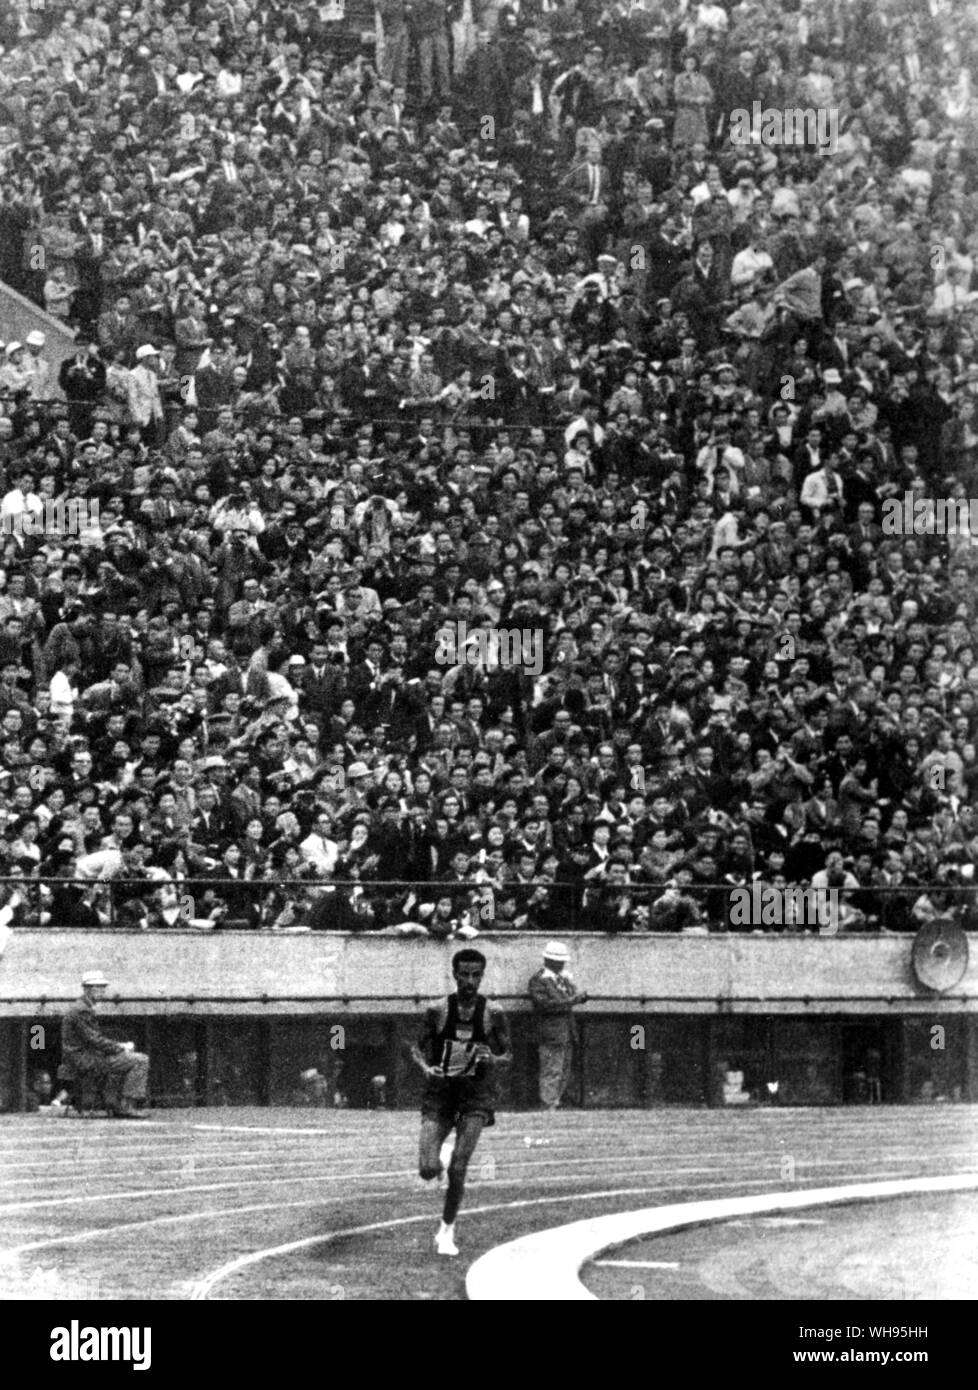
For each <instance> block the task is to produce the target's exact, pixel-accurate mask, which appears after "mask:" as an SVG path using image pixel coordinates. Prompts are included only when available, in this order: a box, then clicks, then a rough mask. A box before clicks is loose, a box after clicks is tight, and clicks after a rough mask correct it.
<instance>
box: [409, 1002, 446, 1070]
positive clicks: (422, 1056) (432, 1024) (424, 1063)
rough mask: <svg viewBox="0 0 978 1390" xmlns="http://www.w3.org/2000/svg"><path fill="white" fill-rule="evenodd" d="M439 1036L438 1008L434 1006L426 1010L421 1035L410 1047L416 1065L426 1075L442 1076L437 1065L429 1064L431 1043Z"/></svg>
mask: <svg viewBox="0 0 978 1390" xmlns="http://www.w3.org/2000/svg"><path fill="white" fill-rule="evenodd" d="M437 1036H438V1009H437V1007H432V1008H429V1009H426V1010H425V1016H424V1025H423V1027H422V1029H421V1036H420V1037H419V1038H418V1041H417V1042H416V1043H413V1044H412V1045H411V1048H410V1056H411V1060H412V1062H414V1064H415V1066H417V1067H420V1068H421V1071H422V1073H423V1074H424V1075H425V1076H441V1072H440V1071H438V1069H437V1068H436V1067H433V1066H431V1065H430V1064H429V1062H428V1058H429V1057H430V1056H431V1045H432V1043H433V1042H434V1040H435V1038H436V1037H437Z"/></svg>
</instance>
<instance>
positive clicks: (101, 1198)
mask: <svg viewBox="0 0 978 1390" xmlns="http://www.w3.org/2000/svg"><path fill="white" fill-rule="evenodd" d="M490 1156H491V1155H490V1154H489V1153H487V1154H485V1155H484V1158H483V1161H485V1160H486V1159H488V1158H489V1157H490ZM972 1156H973V1151H969V1153H968V1157H969V1158H970V1157H972ZM637 1157H641V1158H642V1159H645V1160H646V1161H649V1160H654V1159H655V1157H656V1156H655V1155H654V1154H642V1155H637ZM946 1158H947V1155H945V1154H942V1155H941V1160H942V1161H946ZM309 1161H310V1162H319V1160H309ZM338 1161H339V1160H338ZM378 1161H380V1160H378ZM770 1161H771V1162H772V1164H773V1163H774V1162H776V1161H777V1155H774V1156H771V1158H770ZM907 1161H909V1162H914V1161H917V1162H919V1161H920V1159H919V1156H918V1155H916V1154H913V1155H906V1156H897V1155H894V1156H893V1157H891V1156H890V1155H887V1156H886V1157H885V1158H884V1159H883V1160H882V1163H881V1168H882V1167H883V1166H886V1165H889V1164H893V1163H900V1162H907ZM298 1162H303V1163H304V1162H306V1161H305V1160H298ZM846 1162H851V1160H846V1159H812V1160H806V1161H805V1162H804V1164H802V1163H799V1167H804V1168H806V1169H815V1168H835V1167H838V1166H839V1165H840V1164H842V1165H844V1164H845V1163H846ZM620 1164H621V1156H620V1155H614V1156H612V1157H608V1158H586V1159H569V1160H567V1161H566V1162H561V1161H560V1160H557V1159H526V1160H524V1161H523V1162H519V1163H512V1162H510V1163H509V1164H508V1166H509V1168H510V1169H512V1170H514V1171H522V1170H529V1172H530V1173H534V1172H538V1171H539V1170H540V1169H541V1168H553V1167H560V1168H561V1169H566V1168H568V1167H587V1168H597V1169H600V1168H603V1167H609V1166H612V1165H615V1166H620ZM255 1166H257V1167H269V1166H275V1165H268V1164H258V1165H254V1164H245V1165H242V1167H255ZM221 1167H222V1171H224V1172H235V1171H236V1165H235V1164H234V1163H228V1164H225V1165H221ZM880 1170H881V1169H879V1168H878V1169H877V1174H878V1173H879V1171H880ZM652 1172H654V1173H655V1174H656V1175H658V1176H659V1177H664V1176H671V1177H674V1178H682V1177H694V1176H696V1175H697V1174H701V1173H728V1174H730V1165H729V1163H727V1164H720V1165H717V1166H712V1167H705V1168H704V1167H697V1168H670V1167H669V1165H668V1164H659V1165H658V1166H657V1167H656V1168H655V1169H654V1170H652ZM415 1175H416V1172H415V1169H414V1168H413V1167H412V1168H390V1169H386V1170H381V1171H379V1172H378V1171H376V1170H371V1171H365V1172H355V1173H336V1172H330V1173H319V1172H316V1173H310V1174H308V1175H306V1176H296V1177H282V1178H245V1179H242V1180H241V1181H240V1182H217V1183H195V1184H190V1183H188V1184H185V1185H176V1184H174V1185H173V1186H171V1187H158V1188H154V1187H146V1188H134V1189H133V1190H132V1191H129V1192H119V1191H118V1190H113V1191H111V1192H98V1193H86V1194H85V1195H83V1196H77V1197H42V1198H37V1199H35V1200H34V1201H30V1202H11V1203H6V1204H5V1205H2V1206H0V1216H3V1215H7V1214H14V1213H17V1212H22V1211H33V1210H35V1209H38V1208H42V1207H61V1206H83V1205H86V1204H88V1203H90V1202H109V1201H112V1200H114V1199H115V1198H119V1199H120V1200H129V1199H131V1198H136V1197H182V1196H184V1195H185V1194H190V1193H193V1192H220V1191H225V1190H230V1189H233V1188H242V1187H257V1186H260V1185H261V1184H263V1183H267V1184H269V1185H274V1186H278V1185H281V1184H288V1183H300V1182H320V1183H323V1184H327V1183H338V1182H347V1181H351V1180H358V1179H361V1178H366V1179H373V1180H377V1179H379V1178H402V1179H403V1178H413V1177H414V1176H415ZM650 1175H651V1174H650V1173H647V1172H645V1173H641V1174H636V1176H650ZM105 1176H108V1175H105ZM173 1176H174V1177H179V1173H174V1175H173ZM592 1177H594V1178H597V1177H600V1173H590V1172H588V1173H580V1174H578V1175H577V1177H576V1178H574V1179H570V1178H566V1179H546V1178H541V1179H540V1181H541V1182H546V1181H561V1180H566V1181H576V1182H586V1181H588V1180H589V1179H590V1178H592ZM93 1178H95V1175H93ZM526 1180H527V1179H526V1178H525V1177H524V1178H519V1179H509V1180H507V1181H509V1182H510V1183H513V1182H517V1183H525V1182H526ZM24 1181H27V1180H26V1179H20V1178H18V1179H16V1182H17V1183H22V1182H24ZM485 1181H486V1182H492V1183H495V1184H496V1185H499V1186H501V1185H502V1182H501V1181H500V1179H499V1178H498V1177H494V1178H492V1179H486V1180H485ZM731 1181H739V1179H737V1178H736V1177H735V1176H733V1175H732V1176H731ZM743 1181H747V1180H746V1179H744V1180H743ZM755 1181H757V1182H762V1183H768V1184H770V1183H771V1182H772V1181H774V1177H773V1174H772V1175H768V1176H766V1177H764V1178H760V1179H757V1180H755ZM479 1182H480V1179H479V1177H478V1165H476V1167H475V1172H474V1176H472V1177H470V1179H469V1181H468V1185H469V1186H470V1187H475V1186H477V1185H478V1184H479ZM680 1185H682V1184H680ZM690 1185H692V1184H690ZM751 1185H754V1184H753V1182H752V1184H751ZM673 1186H675V1184H673Z"/></svg>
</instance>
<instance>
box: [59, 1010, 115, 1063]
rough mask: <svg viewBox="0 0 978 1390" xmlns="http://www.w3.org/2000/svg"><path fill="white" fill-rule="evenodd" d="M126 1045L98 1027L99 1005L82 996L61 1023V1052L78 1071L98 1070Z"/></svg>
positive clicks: (64, 1058)
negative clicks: (97, 1013)
mask: <svg viewBox="0 0 978 1390" xmlns="http://www.w3.org/2000/svg"><path fill="white" fill-rule="evenodd" d="M122 1050H123V1048H122V1044H121V1043H118V1042H113V1040H112V1039H111V1038H107V1037H106V1036H105V1034H104V1033H103V1032H102V1031H101V1029H100V1028H99V1026H98V1018H97V1015H96V1012H95V1005H94V1004H91V1003H89V1001H88V1000H87V999H84V998H82V999H79V1001H78V1003H77V1004H73V1005H72V1007H71V1008H70V1009H69V1010H68V1012H67V1013H66V1014H65V1016H64V1021H63V1023H62V1025H61V1053H62V1058H63V1060H64V1061H65V1062H67V1063H69V1064H70V1065H71V1066H72V1067H73V1068H74V1069H75V1071H97V1070H98V1069H99V1068H100V1067H101V1066H103V1065H104V1063H105V1061H106V1059H107V1058H109V1057H114V1056H115V1055H116V1054H117V1053H119V1052H122Z"/></svg>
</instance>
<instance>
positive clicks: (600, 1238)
mask: <svg viewBox="0 0 978 1390" xmlns="http://www.w3.org/2000/svg"><path fill="white" fill-rule="evenodd" d="M975 1189H978V1173H966V1174H965V1173H962V1174H956V1175H951V1176H946V1177H939V1178H913V1179H903V1180H899V1181H891V1182H867V1183H849V1184H847V1185H846V1186H844V1187H822V1188H818V1187H816V1188H809V1189H807V1190H806V1191H803V1192H765V1193H761V1194H760V1195H759V1196H757V1197H721V1198H718V1199H714V1200H712V1201H703V1202H678V1203H674V1204H671V1205H669V1206H665V1207H646V1208H645V1209H644V1210H642V1211H630V1212H620V1213H617V1214H616V1215H614V1216H598V1217H592V1218H590V1219H589V1220H586V1221H575V1222H573V1223H572V1224H571V1225H568V1226H558V1227H556V1228H555V1229H553V1230H550V1231H540V1232H537V1233H536V1234H535V1235H531V1236H522V1237H520V1239H519V1240H511V1241H508V1242H507V1243H506V1244H505V1245H498V1246H496V1248H495V1249H494V1250H490V1251H489V1252H488V1253H487V1254H485V1255H482V1256H481V1257H480V1258H479V1259H478V1260H476V1261H475V1263H474V1264H473V1265H472V1266H471V1268H470V1269H469V1271H468V1273H467V1274H466V1276H465V1287H466V1292H467V1294H468V1296H469V1298H470V1299H472V1300H475V1301H480V1302H481V1301H485V1300H489V1301H491V1302H494V1303H498V1302H519V1303H533V1302H539V1301H541V1300H543V1301H545V1302H548V1303H554V1302H557V1303H574V1302H582V1301H587V1302H596V1301H597V1298H596V1295H595V1294H593V1293H591V1291H590V1290H589V1289H586V1288H585V1287H584V1285H583V1284H582V1283H581V1280H580V1277H579V1272H580V1270H581V1268H582V1266H583V1265H584V1264H585V1263H586V1262H588V1261H589V1260H592V1259H593V1258H594V1256H595V1255H596V1254H598V1253H599V1252H600V1251H602V1250H607V1249H609V1248H612V1247H614V1246H621V1245H624V1244H625V1243H626V1242H629V1241H632V1240H636V1239H638V1238H640V1237H641V1236H647V1235H652V1234H654V1233H658V1232H663V1231H673V1230H677V1229H679V1228H681V1227H684V1226H694V1225H702V1224H704V1223H707V1222H710V1223H712V1222H720V1221H724V1220H725V1219H726V1218H727V1217H729V1216H753V1215H757V1214H761V1213H767V1212H778V1211H785V1210H790V1209H794V1208H798V1207H814V1206H828V1205H839V1204H844V1203H849V1202H872V1201H878V1200H880V1199H881V1198H886V1197H904V1196H911V1195H913V1194H915V1193H931V1192H961V1191H967V1190H975Z"/></svg>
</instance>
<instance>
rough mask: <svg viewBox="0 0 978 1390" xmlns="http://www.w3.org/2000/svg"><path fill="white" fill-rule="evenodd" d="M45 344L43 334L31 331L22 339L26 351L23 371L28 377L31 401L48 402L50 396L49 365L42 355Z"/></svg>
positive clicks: (34, 330) (36, 330) (35, 330)
mask: <svg viewBox="0 0 978 1390" xmlns="http://www.w3.org/2000/svg"><path fill="white" fill-rule="evenodd" d="M46 342H47V339H46V338H45V336H44V334H43V333H41V332H39V330H38V329H36V328H35V329H33V330H32V331H31V332H30V333H28V335H27V337H26V338H25V339H24V344H25V346H26V348H27V351H26V352H25V353H24V357H23V367H24V371H25V372H27V373H29V376H30V393H31V400H35V401H48V400H50V399H51V396H52V386H51V364H50V362H48V361H47V359H46V358H45V357H44V356H43V355H42V354H43V351H44V344H45V343H46Z"/></svg>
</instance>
